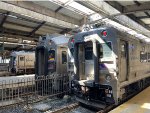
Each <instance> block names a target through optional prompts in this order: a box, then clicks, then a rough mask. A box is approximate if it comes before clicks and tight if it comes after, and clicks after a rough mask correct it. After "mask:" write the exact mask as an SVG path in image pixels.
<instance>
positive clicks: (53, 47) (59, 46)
mask: <svg viewBox="0 0 150 113" xmlns="http://www.w3.org/2000/svg"><path fill="white" fill-rule="evenodd" d="M68 40H69V38H68V37H66V36H63V35H62V36H49V35H46V36H43V37H41V38H40V40H39V44H38V46H37V47H36V76H50V75H51V74H52V73H55V74H66V73H67V51H68V45H67V44H68Z"/></svg>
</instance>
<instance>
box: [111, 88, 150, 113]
mask: <svg viewBox="0 0 150 113" xmlns="http://www.w3.org/2000/svg"><path fill="white" fill-rule="evenodd" d="M109 113H150V87H148V88H146V89H145V90H143V91H142V92H140V93H139V94H137V95H136V96H135V97H133V98H131V99H130V100H128V101H127V102H125V103H123V104H122V105H120V106H118V107H117V108H115V109H113V110H112V111H110V112H109Z"/></svg>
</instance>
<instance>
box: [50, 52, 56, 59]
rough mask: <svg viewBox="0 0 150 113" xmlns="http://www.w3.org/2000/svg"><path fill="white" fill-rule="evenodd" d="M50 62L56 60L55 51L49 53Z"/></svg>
mask: <svg viewBox="0 0 150 113" xmlns="http://www.w3.org/2000/svg"><path fill="white" fill-rule="evenodd" d="M49 60H55V50H50V51H49Z"/></svg>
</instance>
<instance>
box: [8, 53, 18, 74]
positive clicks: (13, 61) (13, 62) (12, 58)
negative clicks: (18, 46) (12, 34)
mask: <svg viewBox="0 0 150 113" xmlns="http://www.w3.org/2000/svg"><path fill="white" fill-rule="evenodd" d="M9 71H10V72H11V73H16V72H17V61H16V55H15V53H14V52H12V53H11V55H10V61H9Z"/></svg>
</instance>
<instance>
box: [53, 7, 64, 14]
mask: <svg viewBox="0 0 150 113" xmlns="http://www.w3.org/2000/svg"><path fill="white" fill-rule="evenodd" d="M62 8H63V7H62V6H59V7H58V8H57V9H56V10H55V12H56V13H57V12H58V11H60V10H61V9H62Z"/></svg>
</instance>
